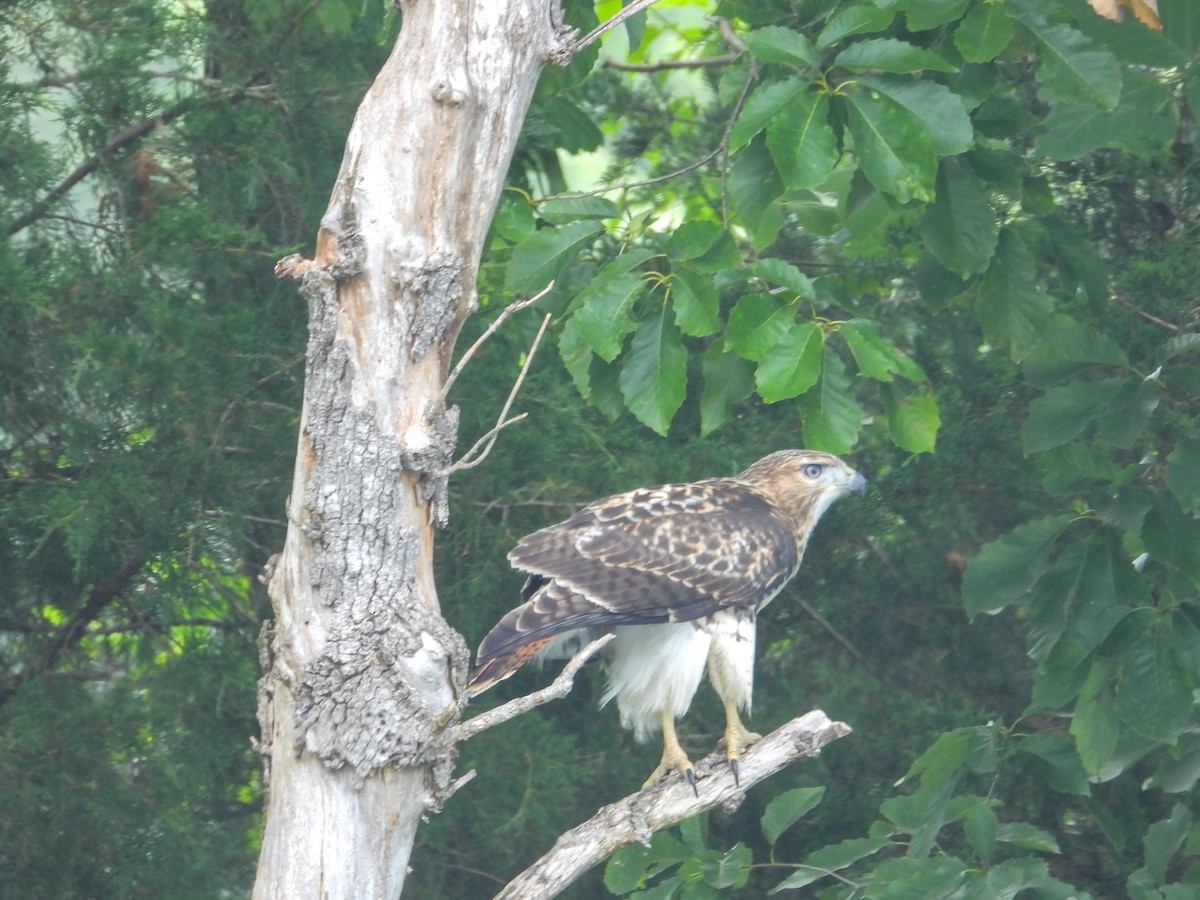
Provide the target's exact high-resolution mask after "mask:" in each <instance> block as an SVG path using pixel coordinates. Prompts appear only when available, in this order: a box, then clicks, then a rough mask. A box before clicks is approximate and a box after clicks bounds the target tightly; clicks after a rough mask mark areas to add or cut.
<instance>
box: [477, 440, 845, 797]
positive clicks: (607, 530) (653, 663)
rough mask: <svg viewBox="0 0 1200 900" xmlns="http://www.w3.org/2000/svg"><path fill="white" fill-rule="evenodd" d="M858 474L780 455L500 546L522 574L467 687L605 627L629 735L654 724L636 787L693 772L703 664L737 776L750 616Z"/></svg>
mask: <svg viewBox="0 0 1200 900" xmlns="http://www.w3.org/2000/svg"><path fill="white" fill-rule="evenodd" d="M866 488H867V481H866V479H865V478H863V476H862V475H860V474H858V473H857V472H856V471H854V469H852V468H850V467H849V466H848V465H846V464H845V463H844V462H842V461H841V460H840V459H838V458H837V457H836V456H830V455H829V454H828V453H818V452H816V451H812V450H781V451H779V452H778V453H772V454H771V455H770V456H767V457H764V458H763V459H760V460H759V461H758V462H756V463H754V464H753V465H752V466H750V467H749V468H748V469H746V470H745V471H744V472H742V473H741V474H740V475H735V476H734V477H732V478H710V479H707V480H705V481H697V482H695V483H692V484H665V485H662V486H660V487H652V488H641V489H639V490H635V491H629V492H627V493H624V494H616V495H614V496H612V497H608V498H606V499H604V500H598V501H597V502H595V503H592V504H591V505H590V506H586V507H584V508H583V509H581V510H580V511H579V512H577V513H575V514H574V515H573V516H571V517H570V518H569V519H567V520H566V521H564V522H560V523H559V524H557V525H552V526H550V527H549V528H543V529H542V530H541V531H537V532H534V533H533V534H531V535H529V536H527V537H525V538H523V539H522V540H521V541H520V542H519V543H518V544H517V546H516V547H515V548H514V549H513V550H512V552H511V553H509V554H508V559H509V562H511V563H512V565H513V567H514V568H516V569H519V570H521V571H524V572H527V573H529V579H528V580H527V581H526V583H525V587H524V589H523V590H522V592H521V600H522V601H523V602H522V603H521V605H520V606H518V607H517V608H516V609H514V610H512V611H510V612H509V613H508V614H507V615H505V616H504V618H502V619H501V620H500V621H499V622H498V623H497V624H496V626H495V627H494V628H493V629H492V630H491V631H490V632H488V634H487V636H486V637H484V639H483V641H482V643H480V645H479V650H478V652H477V654H476V668H475V670H474V672H473V674H472V677H471V682H470V693H471V696H475V695H477V694H479V693H481V692H483V691H485V690H487V689H488V688H489V687H491V686H492V685H493V684H495V683H496V682H498V681H501V680H503V679H505V678H507V677H508V676H510V675H512V673H513V672H515V671H516V670H517V669H519V668H520V667H521V666H522V665H524V664H525V663H526V662H528V661H529V660H530V659H531V658H533V657H535V656H537V657H539V658H541V659H558V658H566V657H568V656H570V655H572V654H573V653H574V652H576V650H577V649H578V648H579V647H581V646H583V645H584V644H586V643H587V642H588V641H590V640H593V639H595V638H596V637H599V636H600V635H602V634H606V633H608V632H612V633H614V634H615V635H616V636H615V638H614V639H613V640H612V641H610V642H609V644H608V646H607V647H606V648H605V656H604V660H605V664H606V668H607V670H608V688H607V690H606V692H605V694H604V697H603V699H602V700H601V706H603V705H605V704H607V703H608V702H609V701H610V700H613V699H614V698H615V699H616V701H617V708H618V710H619V712H620V718H621V724H622V725H623V726H624V727H626V728H631V729H633V732H634V735H635V736H636V737H637V738H638V739H639V740H645V739H646V738H648V737H649V736H650V735H651V734H653V733H654V732H656V731H659V730H661V731H662V735H663V755H662V762H661V763H660V764H659V766H658V768H657V769H655V771H654V774H652V775H651V776H650V778H649V780H648V781H647V782H646V785H645V786H646V787H649V786H650V785H651V784H653V783H654V782H655V781H657V780H658V779H659V778H661V777H662V776H663V775H665V774H666V773H668V772H671V771H677V772H680V773H682V774H683V775H685V776H686V777H687V779H688V781H689V782H690V783H691V785H692V787H693V789H695V787H696V775H695V772H694V771H693V767H692V763H691V761H690V760H689V759H688V757H687V754H686V753H685V752H684V751H683V748H682V747H681V746H680V745H679V738H678V736H677V734H676V731H675V720H676V719H678V718H679V717H681V716H683V715H684V714H685V713H686V712H687V710H688V707H689V706H690V705H691V702H692V697H693V695H694V694H695V693H696V689H697V688H698V687H699V685H700V679H701V678H702V677H703V675H704V673H705V670H706V669H707V672H708V678H709V681H711V682H712V686H713V688H714V689H715V690H716V692H717V694H718V696H719V697H720V698H721V702H722V704H723V705H724V707H725V719H726V728H725V740H724V743H725V754H726V758H727V759H728V760H729V764H730V767H731V769H732V770H733V774H734V777H735V778H736V777H737V774H738V759H739V756H740V753H741V750H742V749H743V748H744V747H745V746H747V745H748V744H749V743H750V742H752V741H754V740H755V739H757V737H758V735H755V734H752V733H751V732H750V731H748V730H747V729H746V727H745V726H744V725H743V724H742V721H741V718H740V716H739V710H745V711H747V712H748V711H749V709H750V700H751V694H752V689H753V681H754V627H755V618H756V617H757V615H758V613H759V611H760V610H761V609H762V608H763V607H764V606H766V605H767V604H768V603H769V602H770V601H771V600H772V599H773V598H774V597H775V596H776V595H777V594H778V593H779V592H780V590H782V589H783V586H784V585H785V584H787V583H788V581H789V580H790V579H791V577H792V576H793V575H795V574H796V571H797V570H798V569H799V568H800V560H801V558H802V557H803V556H804V548H805V546H806V545H807V543H808V538H809V535H810V534H811V533H812V530H813V528H814V526H816V524H817V520H818V519H820V517H821V514H822V513H823V512H825V510H826V509H828V508H829V506H830V504H831V503H833V501H835V500H836V499H837V498H838V497H840V496H842V495H843V494H845V493H848V492H850V491H858V492H860V493H862V492H865V491H866Z"/></svg>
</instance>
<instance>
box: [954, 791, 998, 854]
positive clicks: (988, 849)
mask: <svg viewBox="0 0 1200 900" xmlns="http://www.w3.org/2000/svg"><path fill="white" fill-rule="evenodd" d="M999 828H1000V822H999V821H998V820H997V819H996V814H995V813H994V812H992V809H991V807H989V806H988V805H987V803H985V802H984V801H983V800H982V799H981V800H979V802H977V803H975V804H973V805H972V806H971V808H970V809H969V810H967V813H966V815H964V816H963V832H964V833H965V834H966V836H967V841H968V842H969V843H970V845H971V849H972V850H974V851H975V855H976V856H977V857H979V859H980V860H982V861H983V863H984V864H985V865H986V864H987V863H988V862H989V861H990V860H991V858H992V854H993V853H994V852H995V851H996V832H997V831H998V830H999Z"/></svg>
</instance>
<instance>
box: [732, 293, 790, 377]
mask: <svg viewBox="0 0 1200 900" xmlns="http://www.w3.org/2000/svg"><path fill="white" fill-rule="evenodd" d="M795 320H796V311H795V310H794V309H793V308H792V306H791V305H790V304H788V303H785V302H784V301H783V299H782V298H780V297H776V296H774V295H772V294H747V295H746V296H744V297H742V299H740V300H739V301H738V302H737V305H736V306H734V308H733V311H732V312H731V313H730V314H729V325H728V326H727V327H726V329H725V340H726V341H727V342H728V344H729V346H730V347H731V348H732V349H734V350H736V351H737V352H738V353H740V354H741V355H742V356H744V357H745V358H746V359H749V360H753V361H754V362H759V361H761V360H762V358H763V357H764V356H766V355H767V353H768V351H770V349H771V348H772V347H774V346H775V345H776V344H777V343H778V342H779V340H780V338H782V337H783V336H784V335H785V334H787V333H788V331H790V330H791V327H792V323H793V322H795Z"/></svg>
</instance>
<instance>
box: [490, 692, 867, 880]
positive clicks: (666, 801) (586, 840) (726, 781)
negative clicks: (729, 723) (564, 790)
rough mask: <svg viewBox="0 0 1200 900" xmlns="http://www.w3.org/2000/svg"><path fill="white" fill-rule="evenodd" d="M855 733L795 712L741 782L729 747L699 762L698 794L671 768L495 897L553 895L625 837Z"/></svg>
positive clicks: (755, 754) (756, 752) (741, 794)
mask: <svg viewBox="0 0 1200 900" xmlns="http://www.w3.org/2000/svg"><path fill="white" fill-rule="evenodd" d="M849 733H850V726H848V725H846V724H844V723H842V722H834V721H832V720H831V719H830V718H829V717H828V716H826V715H825V713H823V712H821V711H820V710H813V711H812V712H810V713H807V714H806V715H803V716H801V717H800V718H798V719H792V721H790V722H788V723H787V724H786V725H783V726H782V727H781V728H778V729H776V730H775V731H773V732H771V733H770V734H768V735H767V736H766V737H764V738H762V739H761V740H760V741H758V742H757V743H756V744H754V746H752V747H751V748H750V749H749V750H747V751H746V752H745V753H744V754H743V756H742V758H741V765H740V767H739V771H738V775H739V778H740V780H741V786H740V787H739V786H738V785H737V784H736V783H734V780H733V775H732V773H731V772H730V771H729V766H728V764H727V763H726V761H725V756H724V754H722V753H714V754H712V755H711V756H709V757H707V758H705V759H703V760H701V761H700V764H699V765H698V766H696V774H697V775H698V776H699V778H700V787H699V796H697V795H696V794H695V793H693V791H692V787H691V785H689V784H688V783H687V781H686V780H685V779H683V778H680V777H676V776H672V777H669V778H667V779H665V780H664V781H662V782H660V783H659V784H657V785H655V786H654V787H651V788H648V789H646V790H642V791H639V792H637V793H636V794H631V795H629V796H628V797H626V798H624V799H623V800H618V801H617V802H616V803H612V804H609V805H608V806H605V807H603V808H602V809H601V810H600V811H599V812H597V813H596V815H594V816H592V818H590V819H588V821H586V822H584V823H583V824H582V825H578V826H576V827H575V828H572V829H571V830H570V831H568V832H566V833H565V834H563V835H562V836H561V837H559V839H558V840H557V841H556V842H555V844H554V847H553V848H551V850H550V851H549V852H548V853H547V854H546V855H545V856H543V857H542V858H541V859H539V860H538V861H537V862H535V863H534V864H533V865H532V866H530V867H529V868H528V869H526V870H525V871H524V872H522V873H521V874H520V875H518V876H517V877H516V878H514V879H513V880H512V881H510V882H509V883H508V885H507V886H505V888H504V890H502V891H501V892H500V893H498V894H497V895H496V896H495V898H494V900H524V898H527V897H541V898H549V897H555V896H557V895H558V894H559V893H560V892H562V891H563V890H564V889H565V888H566V887H567V886H568V885H569V884H571V883H572V882H573V881H575V879H577V878H579V876H580V875H582V874H583V873H584V872H586V871H587V870H588V869H590V868H592V867H593V866H595V865H598V864H599V863H601V862H603V861H604V860H605V859H607V858H608V857H609V856H611V855H612V854H613V853H615V852H616V851H617V850H619V849H620V848H621V847H624V846H625V845H626V844H632V843H633V842H634V841H639V842H641V843H643V844H648V843H649V842H650V837H651V835H653V834H654V833H655V832H656V831H662V830H663V829H664V828H670V827H671V826H673V825H676V824H678V823H679V822H682V821H683V820H684V819H687V818H689V817H691V816H694V815H696V814H697V813H701V812H704V811H705V810H709V809H714V808H716V807H722V808H724V809H736V808H737V807H738V806H739V805H741V802H742V800H744V799H745V797H746V790H747V789H749V788H750V787H752V786H753V785H755V784H757V783H758V782H760V781H762V780H763V779H765V778H767V776H769V775H773V774H775V773H776V772H778V771H780V770H782V769H784V768H786V767H787V766H789V765H791V764H792V763H794V762H795V761H796V760H798V759H802V758H805V757H814V756H817V755H818V754H819V753H820V751H821V748H823V747H824V746H825V745H826V744H828V743H830V742H831V741H834V740H836V739H837V738H840V737H844V736H845V735H847V734H849Z"/></svg>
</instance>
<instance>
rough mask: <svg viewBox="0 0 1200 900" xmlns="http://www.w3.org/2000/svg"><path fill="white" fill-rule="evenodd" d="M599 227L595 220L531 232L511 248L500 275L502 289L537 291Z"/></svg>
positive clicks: (599, 230) (587, 242)
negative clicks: (502, 279) (505, 265)
mask: <svg viewBox="0 0 1200 900" xmlns="http://www.w3.org/2000/svg"><path fill="white" fill-rule="evenodd" d="M602 230H603V229H602V228H601V226H600V225H598V224H596V223H595V222H572V223H571V224H569V225H562V226H560V227H557V228H543V229H541V230H539V231H537V232H534V234H533V236H532V237H530V238H529V240H527V241H525V242H524V243H521V244H517V246H516V247H514V248H513V253H512V260H511V261H510V262H509V264H508V271H507V272H505V274H504V287H505V289H506V290H508V291H510V292H512V293H514V294H522V293H534V292H536V291H540V290H541V289H542V288H544V287H545V286H546V285H547V284H549V283H550V282H551V281H552V280H554V279H555V278H557V277H558V273H559V272H561V271H562V270H563V269H564V268H566V266H567V263H569V262H570V261H571V260H572V259H574V258H575V254H576V253H578V252H579V250H580V249H581V248H583V247H585V246H587V245H588V244H590V243H591V242H592V241H593V240H594V239H595V237H596V235H598V234H599V233H600V232H601V231H602Z"/></svg>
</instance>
